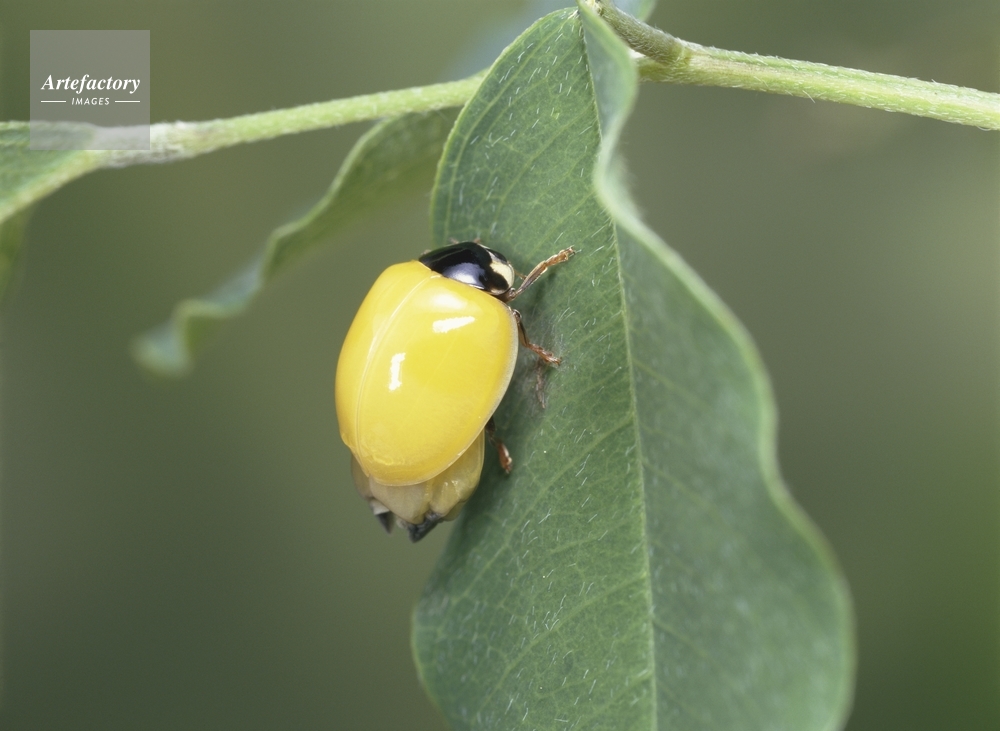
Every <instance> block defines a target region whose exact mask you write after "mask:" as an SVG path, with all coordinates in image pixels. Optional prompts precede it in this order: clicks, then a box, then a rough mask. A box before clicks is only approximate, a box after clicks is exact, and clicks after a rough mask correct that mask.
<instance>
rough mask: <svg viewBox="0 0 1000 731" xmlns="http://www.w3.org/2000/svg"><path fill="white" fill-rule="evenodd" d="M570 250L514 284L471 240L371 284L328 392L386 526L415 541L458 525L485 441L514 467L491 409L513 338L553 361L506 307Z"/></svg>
mask: <svg viewBox="0 0 1000 731" xmlns="http://www.w3.org/2000/svg"><path fill="white" fill-rule="evenodd" d="M573 253H574V252H573V249H572V248H569V249H563V250H562V251H560V252H559V253H558V254H556V255H555V256H552V257H549V258H548V259H546V260H545V261H543V262H541V263H540V264H539V265H538V266H536V267H535V268H534V269H532V270H531V272H530V273H529V274H528V275H527V276H526V277H523V279H522V281H521V284H520V286H518V287H517V288H515V287H514V280H515V272H514V268H513V267H512V266H511V265H510V263H509V262H508V261H507V259H506V258H505V257H504V256H503V255H502V254H499V253H497V252H496V251H493V250H492V249H488V248H486V247H485V246H483V245H482V244H481V243H480V242H479V241H478V240H476V241H466V242H463V243H456V244H453V245H451V246H445V247H444V248H441V249H435V250H434V251H430V252H428V253H426V254H424V255H423V256H421V257H420V259H418V260H417V261H409V262H405V263H403V264H395V265H393V266H391V267H389V268H388V269H386V270H385V271H384V272H382V274H381V276H379V278H378V279H377V280H376V281H375V284H374V285H372V288H371V291H370V292H369V293H368V296H367V297H365V300H364V302H362V303H361V308H360V309H359V310H358V313H357V315H355V317H354V322H353V323H351V327H350V329H349V330H348V331H347V337H346V338H345V340H344V345H343V347H342V348H341V350H340V359H339V360H338V361H337V379H336V388H335V395H336V400H337V420H338V421H339V422H340V436H341V438H342V439H343V440H344V443H345V444H346V445H347V447H348V448H349V449H350V450H351V454H352V464H351V472H352V475H353V477H354V483H355V485H356V487H357V488H358V492H359V493H360V494H361V496H362V497H363V498H365V499H366V500H367V501H368V504H369V506H370V507H371V509H372V512H374V513H375V516H376V517H377V518H378V519H379V521H380V522H381V523H382V525H383V526H384V527H385V529H386V530H389V529H390V528H391V527H392V518H393V516H395V518H396V522H398V523H399V524H400V525H401V526H402V527H404V528H406V530H407V531H408V532H409V534H410V539H411V540H413V541H419V540H420V539H421V538H423V537H424V536H425V535H427V533H428V532H429V531H430V530H431V529H432V528H433V527H434V526H435V525H437V524H438V523H440V522H441V521H443V520H453V519H454V518H455V517H456V516H457V515H458V512H459V511H460V510H461V508H462V505H464V504H465V502H466V501H467V500H468V499H469V497H470V496H471V495H472V493H473V491H474V490H475V489H476V485H478V484H479V475H480V472H481V471H482V468H483V455H484V452H485V439H486V438H487V437H488V438H489V439H490V441H491V442H492V443H493V444H494V446H495V447H496V449H497V453H498V455H499V458H500V464H501V466H502V467H503V468H504V469H505V470H506V471H508V472H509V471H510V468H511V464H512V462H511V458H510V454H509V453H508V451H507V449H506V447H504V446H503V443H502V442H500V441H499V440H498V439H496V437H495V436H494V434H493V412H494V411H495V410H496V408H497V406H498V405H499V403H500V399H501V398H503V395H504V393H505V392H506V390H507V385H508V384H509V383H510V378H511V375H512V374H513V372H514V363H515V361H516V360H517V344H518V340H519V339H520V342H521V344H522V345H524V346H525V347H527V348H530V349H531V350H532V351H533V352H534V353H535V354H537V355H538V357H539V358H540V359H541V360H542V361H543V362H545V363H548V364H552V365H555V364H557V363H559V358H557V357H556V356H554V355H553V354H552V353H550V352H548V351H547V350H545V349H543V348H540V347H539V346H537V345H534V344H533V343H531V342H529V340H528V337H527V335H526V334H525V331H524V326H523V325H522V324H521V316H520V314H519V313H518V312H517V310H514V309H512V308H511V307H509V306H508V305H507V303H508V302H510V301H511V300H513V299H514V298H515V297H517V296H518V295H519V294H521V292H523V291H524V290H525V289H527V288H528V287H529V286H530V285H531V284H532V282H534V281H535V280H536V279H537V278H538V277H539V276H541V274H542V272H544V271H545V270H546V269H548V268H549V267H551V266H553V265H555V264H559V263H561V262H564V261H566V260H567V259H569V257H570V256H572V255H573Z"/></svg>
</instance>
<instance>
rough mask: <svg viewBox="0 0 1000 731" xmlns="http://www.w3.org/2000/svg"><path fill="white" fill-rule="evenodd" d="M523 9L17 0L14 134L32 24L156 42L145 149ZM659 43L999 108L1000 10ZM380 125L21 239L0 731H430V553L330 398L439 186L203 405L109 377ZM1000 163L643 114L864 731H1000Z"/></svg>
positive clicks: (759, 124) (7, 416)
mask: <svg viewBox="0 0 1000 731" xmlns="http://www.w3.org/2000/svg"><path fill="white" fill-rule="evenodd" d="M531 12H532V11H531V8H530V7H528V5H527V4H526V3H517V2H507V3H501V2H498V1H497V0H423V1H422V2H420V3H411V2H386V1H384V0H383V1H381V2H371V1H370V2H365V3H357V2H350V3H348V2H339V1H335V0H330V1H329V2H286V3H282V4H280V5H279V4H276V3H264V2H239V3H237V2H216V1H214V0H209V1H207V2H205V1H202V2H193V1H181V0H174V1H173V2H169V3H159V4H156V5H153V4H152V3H149V4H142V3H131V2H104V1H96V2H76V3H62V2H56V1H55V0H6V2H4V3H3V4H2V5H0V43H2V46H0V116H2V117H3V118H5V119H26V118H27V115H28V88H27V76H28V31H29V30H31V29H72V28H80V29H86V28H92V29H105V28H110V29H114V28H123V29H149V30H150V32H151V43H152V89H153V94H152V105H153V107H152V117H153V121H164V120H175V119H187V120H198V119H208V118H212V117H224V116H230V115H234V114H241V113H246V112H253V111H259V110H265V109H271V108H279V107H283V106H289V105H294V104H301V103H306V102H312V101H320V100H325V99H330V98H336V97H343V96H348V95H352V94H358V93H364V92H371V91H379V90H384V89H392V88H399V87H404V86H410V85H418V84H424V83H429V82H433V81H438V80H442V79H446V78H449V77H454V75H455V74H456V73H458V70H459V69H462V70H470V69H473V68H475V67H476V65H477V64H476V61H474V60H470V59H473V58H475V52H476V49H477V48H479V49H480V51H481V52H482V53H484V54H485V56H483V57H480V59H479V62H478V63H479V65H482V64H484V63H486V62H487V61H488V60H489V53H490V51H489V49H488V48H486V49H483V48H482V44H481V43H480V42H479V41H478V39H481V38H484V37H488V33H489V31H488V29H489V28H490V27H493V28H497V27H505V26H511V24H513V26H514V27H516V26H517V25H520V26H521V27H524V26H526V25H527V23H528V22H530V18H529V17H528V16H530V14H531ZM525 13H527V16H526V15H524V14H525ZM518 18H520V19H518ZM654 21H655V22H656V23H657V24H658V25H660V26H661V27H663V28H665V29H668V30H670V31H672V32H674V33H676V34H677V35H679V36H681V37H683V38H687V39H689V40H693V41H697V42H700V43H704V44H709V45H716V46H720V47H724V48H732V49H736V50H743V51H753V52H760V53H768V54H776V55H783V56H787V57H793V58H805V59H809V60H813V61H823V62H828V63H834V64H840V65H847V66H856V67H863V68H867V69H871V70H876V71H886V72H892V73H899V74H905V75H914V76H920V77H923V78H932V79H935V80H937V81H944V82H950V83H955V84H962V85H968V86H974V87H978V88H981V89H987V90H991V91H996V90H997V86H998V74H997V71H998V66H1000V64H998V53H997V48H998V37H1000V36H998V30H1000V8H998V6H997V5H996V3H995V0H957V1H956V0H950V1H946V0H927V1H925V2H919V3H915V2H912V0H908V1H907V2H903V1H902V0H868V1H867V2H860V1H857V0H850V1H848V2H841V3H823V2H792V0H765V1H764V2H758V3H738V2H733V1H732V0H730V2H720V1H719V0H700V1H699V2H693V1H683V2H676V1H674V2H662V3H661V7H660V8H659V9H658V10H657V12H656V15H655V16H654ZM483 33H487V35H486V36H483V35H482V34H483ZM361 130H362V128H361V127H360V126H353V127H349V128H346V129H340V130H333V131H328V132H317V133H311V134H307V135H301V136H297V137H294V138H288V139H282V140H277V141H273V142H269V143H264V144H257V145H252V146H246V147H240V148H236V149H233V150H228V151H224V152H219V153H215V154H212V155H209V156H206V157H202V158H199V159H196V160H193V161H189V162H184V163H178V164H174V165H170V166H165V167H145V168H132V169H127V170H121V171H108V172H100V173H97V174H94V175H90V176H88V177H86V178H84V179H82V180H79V181H77V182H75V183H73V184H71V185H70V186H68V187H66V188H64V189H63V190H61V191H59V192H58V193H57V194H55V195H53V196H52V197H51V198H49V199H48V200H46V201H45V202H43V203H42V204H41V206H39V208H38V210H37V211H36V213H35V216H34V218H33V220H32V222H31V226H30V230H29V235H28V241H27V252H26V253H27V256H26V267H25V269H24V272H23V277H22V278H21V281H20V286H19V288H18V290H17V292H16V296H15V297H14V299H13V301H12V302H11V303H10V305H9V307H8V309H7V311H6V312H5V313H4V317H3V322H2V326H3V328H2V336H3V340H2V347H0V355H2V365H3V374H2V408H0V418H2V430H0V431H2V434H0V436H2V440H0V441H2V477H3V482H2V491H0V572H2V599H0V601H2V617H0V619H2V643H3V652H2V654H3V663H2V665H3V667H2V673H3V695H2V704H0V727H2V728H3V729H5V730H10V731H15V730H17V731H20V730H22V729H24V730H27V729H32V730H35V731H41V730H48V729H108V730H112V731H116V730H118V729H122V730H124V729H137V728H142V729H171V730H174V729H180V728H184V729H240V730H241V731H252V730H253V729H275V728H297V729H321V728H345V729H394V728H406V729H408V730H409V731H414V730H417V729H442V728H443V724H442V722H441V721H440V719H439V717H438V715H437V713H436V711H435V710H434V708H433V707H432V706H431V704H430V703H429V701H427V700H426V699H425V697H424V695H423V693H422V691H421V689H420V687H419V684H418V682H417V680H416V677H415V673H414V670H413V665H412V661H411V660H410V655H409V622H410V619H409V617H410V611H411V608H412V606H413V604H414V603H415V601H416V598H417V596H418V593H419V591H420V587H421V585H422V583H423V581H424V579H425V578H426V576H427V575H428V573H429V571H430V567H431V565H432V563H433V561H434V559H435V557H436V555H437V554H438V553H439V552H440V550H441V547H442V544H443V542H444V539H445V537H446V532H447V530H446V529H439V530H438V531H436V532H435V533H434V534H432V535H431V537H430V538H428V539H427V540H425V541H424V542H422V543H421V544H418V545H416V546H413V545H410V544H409V543H408V542H407V541H406V540H405V539H404V538H403V537H402V536H399V535H396V536H394V537H392V538H387V537H386V536H385V535H384V534H383V533H382V532H381V530H380V529H379V528H378V526H377V524H376V523H375V521H374V520H372V518H371V516H370V515H369V514H368V510H367V508H366V507H365V506H364V504H363V503H362V502H361V501H360V500H358V499H357V497H356V495H355V494H354V490H353V487H352V486H351V484H350V478H349V468H348V460H347V451H346V449H345V448H344V447H343V446H342V445H341V444H340V442H339V439H338V436H337V427H336V421H335V418H334V413H333V407H332V379H333V369H334V363H335V360H336V355H337V352H338V349H339V345H340V340H341V338H342V337H343V334H344V332H345V331H346V328H347V325H348V324H349V320H350V318H351V316H352V315H353V311H354V308H355V307H356V306H357V304H358V303H359V301H360V299H361V297H362V296H363V294H364V292H365V290H366V289H367V287H368V284H369V283H370V282H371V281H372V280H373V279H374V277H375V276H376V275H377V273H378V272H379V271H380V270H381V269H382V268H384V267H385V266H386V265H388V264H389V263H391V262H393V261H397V260H400V259H404V258H410V257H412V256H413V255H414V254H415V253H418V252H420V251H421V250H423V249H424V248H427V247H429V246H431V245H432V244H434V243H440V242H431V241H430V240H429V238H428V226H427V220H426V205H427V196H426V195H425V196H423V197H420V198H416V199H414V200H412V201H410V203H409V204H407V205H404V206H402V207H400V208H398V209H396V210H393V211H392V212H391V213H390V214H389V215H384V216H381V217H380V218H379V220H377V221H373V222H371V224H370V225H367V226H366V227H364V228H357V229H354V230H353V231H352V232H351V233H350V234H349V235H346V236H344V237H342V238H341V239H340V240H339V241H338V242H337V244H336V245H335V246H333V247H330V249H329V250H328V251H325V252H324V253H322V254H320V255H318V256H316V257H314V258H312V259H311V261H310V263H309V264H308V265H307V266H304V267H300V268H299V269H297V270H296V271H294V272H292V273H290V274H289V275H288V276H285V277H283V278H282V280H281V281H280V283H279V284H278V285H277V286H275V287H274V288H273V289H272V290H270V291H269V292H268V293H267V294H266V295H265V296H264V297H263V298H262V301H260V302H259V303H258V304H257V306H255V307H254V308H253V310H252V312H251V313H250V314H249V315H248V316H246V317H244V318H242V319H240V320H238V321H236V322H235V323H233V324H232V325H231V326H229V327H227V328H225V329H224V330H223V331H222V333H221V336H220V337H219V338H218V339H217V341H216V342H215V343H214V345H213V346H212V347H211V348H210V349H209V351H208V352H207V354H206V356H205V357H204V358H203V359H202V362H201V363H200V365H199V367H198V369H197V370H196V372H195V373H194V375H192V376H191V377H190V378H188V379H187V380H184V381H182V382H179V383H176V384H159V383H153V382H150V381H148V380H146V379H145V378H143V377H142V376H141V375H140V373H139V372H138V370H137V369H136V367H135V366H134V365H133V364H132V362H131V361H130V360H129V357H128V354H127V346H128V342H129V339H130V338H131V337H132V336H133V335H134V334H135V333H138V332H140V331H141V330H143V329H145V328H147V327H149V326H151V325H154V324H157V323H159V322H161V321H162V320H163V319H164V318H165V317H166V315H167V314H168V312H169V310H170V307H171V306H172V304H173V303H174V301H175V300H177V299H178V298H180V297H183V296H186V295H191V294H198V293H201V292H204V291H206V290H208V289H210V288H212V287H213V286H214V285H215V284H217V283H218V282H219V281H220V280H222V279H223V278H224V277H225V276H226V275H227V274H228V273H229V272H230V271H232V270H233V269H235V268H237V267H239V266H240V265H241V264H242V263H243V262H244V261H246V260H247V259H248V258H249V257H250V256H251V255H252V254H254V253H255V252H256V251H257V250H258V248H259V246H260V245H261V244H262V242H263V241H264V239H265V237H266V236H267V234H268V232H269V231H270V230H271V229H272V228H273V227H274V226H276V225H278V224H280V223H282V222H284V221H286V220H288V219H289V218H290V217H293V216H295V215H297V214H299V213H301V212H303V211H304V210H305V209H306V208H307V207H308V205H309V204H310V203H311V202H313V201H314V200H315V199H316V198H318V197H319V195H320V194H321V193H322V191H323V190H324V189H325V187H326V186H327V185H328V184H329V182H330V180H331V179H332V176H333V174H334V172H335V171H336V169H337V167H338V165H339V164H340V161H341V160H342V159H343V157H344V155H345V154H346V152H347V150H348V149H349V148H350V146H351V144H352V142H353V140H354V139H356V138H357V136H358V135H359V133H360V132H361ZM998 139H1000V138H998V136H997V133H986V132H981V131H979V130H976V129H969V128H961V127H957V126H954V125H948V124H944V123H941V122H933V121H928V120H921V119H913V118H908V117H903V116H900V115H890V114H886V113H882V112H873V111H869V110H863V109H855V108H848V107H839V106H836V105H832V104H824V103H816V104H814V103H811V102H809V101H804V100H798V99H787V98H778V97H770V96H766V95H760V94H752V93H747V92H742V91H733V90H725V89H699V88H674V87H666V86H646V87H644V88H643V90H642V97H641V100H640V103H639V107H638V109H637V112H636V115H635V117H634V119H633V122H632V124H631V126H630V128H629V131H628V135H627V139H626V145H625V153H626V156H627V157H628V158H629V160H630V168H631V171H632V186H633V189H634V192H635V195H636V197H637V199H638V201H639V203H640V204H641V206H642V207H643V208H644V209H645V211H646V215H647V219H648V220H649V221H650V222H651V223H652V225H653V227H654V228H655V229H656V230H657V231H658V232H659V233H660V234H661V235H662V236H663V237H664V238H665V239H666V240H667V241H668V242H669V243H670V244H671V245H672V246H674V247H675V248H676V249H678V250H679V251H680V252H681V253H682V254H683V255H684V256H685V257H686V258H687V259H688V261H689V262H690V263H691V264H693V265H694V267H695V268H696V269H697V270H698V271H699V272H700V273H701V274H702V276H703V277H704V278H705V279H706V280H707V281H708V283H709V284H710V285H711V286H712V287H714V288H715V289H716V290H717V291H718V292H719V293H720V294H721V295H722V297H723V299H724V300H725V301H726V302H728V304H729V305H730V306H731V307H732V309H733V310H734V311H735V312H736V313H737V315H738V316H739V317H740V318H741V319H742V321H743V322H744V323H745V324H746V325H747V327H748V329H749V330H750V331H751V333H752V334H753V336H754V337H755V339H756V341H757V343H758V345H759V346H760V349H761V351H762V352H763V356H764V360H765V361H766V363H767V364H768V367H769V369H770V373H771V376H772V379H773V383H774V389H775V392H776V394H777V399H778V406H779V413H780V416H781V431H780V452H781V462H782V466H783V469H784V473H785V476H786V478H787V480H788V482H789V483H790V486H791V489H792V490H793V492H794V494H795V495H796V496H797V498H798V499H799V501H800V502H801V503H802V504H803V505H804V506H805V508H806V509H807V511H808V512H809V513H810V515H812V516H813V518H814V519H815V520H816V522H817V523H818V524H819V525H820V526H821V527H822V529H823V531H824V532H825V533H826V535H827V536H828V538H829V539H830V541H831V542H832V543H833V545H834V547H835V549H836V551H837V554H838V555H839V557H840V559H841V561H842V563H843V565H844V568H845V571H846V573H847V576H848V579H849V581H850V584H851V587H852V590H853V593H854V598H855V602H856V609H857V621H858V634H859V646H860V647H859V653H860V659H859V676H858V689H857V698H856V703H855V711H854V714H853V716H852V719H851V721H850V723H849V725H848V728H849V729H851V731H868V730H872V731H874V730H875V729H878V730H879V731H890V730H892V729H907V730H908V731H916V730H920V729H928V730H930V729H942V728H947V729H985V728H998V727H1000V660H998V658H1000V611H998V610H1000V590H998V577H1000V541H998V536H1000V498H998V489H997V488H998V484H1000V462H998V443H1000V420H998V413H1000V391H998V388H997V386H998V377H997V374H998V373H1000V341H998V312H1000V306H998V305H1000V302H998V299H1000V297H998V293H1000V287H998V277H997V274H998V271H1000V267H998V263H1000V262H998V259H1000V257H998V253H997V252H998V242H1000V195H998V194H1000V168H998V159H1000V158H998V154H997V153H998Z"/></svg>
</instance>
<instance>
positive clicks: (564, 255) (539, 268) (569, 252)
mask: <svg viewBox="0 0 1000 731" xmlns="http://www.w3.org/2000/svg"><path fill="white" fill-rule="evenodd" d="M575 253H576V251H574V250H573V247H572V246H570V247H569V248H566V249H563V250H562V251H560V252H559V253H558V254H553V255H552V256H550V257H549V258H548V259H546V260H545V261H543V262H541V263H539V264H537V265H535V268H534V269H532V270H531V271H530V272H528V276H526V277H525V278H524V279H522V280H521V286H520V287H518V288H517V289H512V290H510V291H509V292H507V294H505V295H504V296H503V297H501V298H500V299H501V300H503V301H504V302H510V301H511V300H512V299H514V298H515V297H517V296H518V295H519V294H521V292H523V291H524V290H526V289H527V288H528V287H530V286H531V285H532V284H534V283H535V280H536V279H538V278H539V277H540V276H542V274H544V273H545V270H546V269H548V268H549V267H553V266H555V265H556V264H562V263H563V262H564V261H569V258H570V257H571V256H573V254H575Z"/></svg>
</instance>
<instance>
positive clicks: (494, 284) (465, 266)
mask: <svg viewBox="0 0 1000 731" xmlns="http://www.w3.org/2000/svg"><path fill="white" fill-rule="evenodd" d="M420 263H421V264H423V265H424V266H426V267H428V268H429V269H431V270H433V271H435V272H437V273H438V274H441V275H442V276H445V277H448V279H454V280H455V281H456V282H461V283H462V284H468V285H469V286H470V287H475V288H476V289H481V290H483V291H484V292H486V293H487V294H491V295H493V296H494V297H502V296H503V295H505V294H506V293H507V292H509V291H510V289H511V288H512V287H513V286H514V267H512V266H511V265H510V262H509V261H507V258H506V257H505V256H504V255H503V254H500V253H498V252H496V251H493V249H487V248H486V247H485V246H483V245H482V244H480V243H479V242H477V241H463V242H462V243H460V244H452V245H451V246H444V247H442V248H440V249H434V251H428V252H427V253H426V254H424V255H423V256H422V257H420Z"/></svg>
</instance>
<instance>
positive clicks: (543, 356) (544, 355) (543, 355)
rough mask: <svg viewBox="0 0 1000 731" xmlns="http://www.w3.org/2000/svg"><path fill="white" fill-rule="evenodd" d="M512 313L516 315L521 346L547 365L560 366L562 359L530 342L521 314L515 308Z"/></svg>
mask: <svg viewBox="0 0 1000 731" xmlns="http://www.w3.org/2000/svg"><path fill="white" fill-rule="evenodd" d="M511 312H513V313H514V320H515V321H516V322H517V337H518V338H519V339H520V341H521V345H523V346H524V347H526V348H527V349H528V350H530V351H531V352H532V353H534V354H535V355H537V356H538V360H540V361H541V362H542V363H545V364H546V365H559V364H560V363H562V358H560V357H559V356H558V355H556V354H555V353H550V352H549V351H547V350H546V349H545V348H543V347H542V346H541V345H535V344H534V343H533V342H531V341H530V340H528V333H526V332H525V331H524V323H523V322H521V313H520V312H518V311H517V310H515V309H513V308H511Z"/></svg>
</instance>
